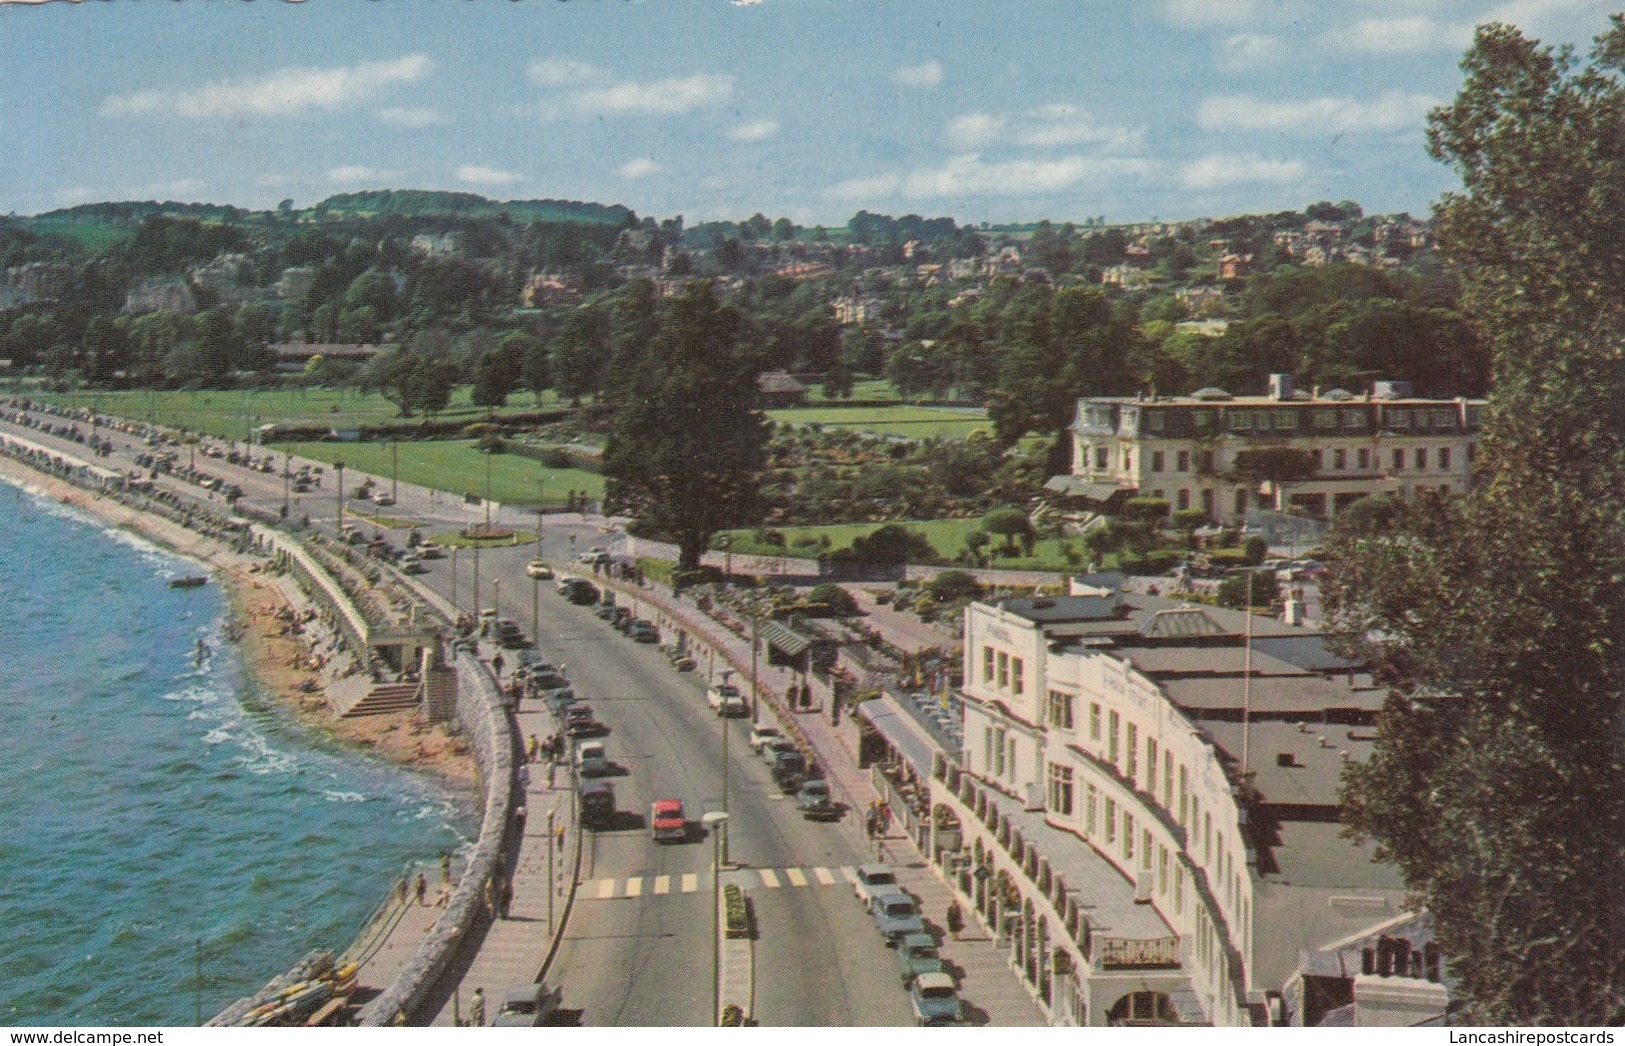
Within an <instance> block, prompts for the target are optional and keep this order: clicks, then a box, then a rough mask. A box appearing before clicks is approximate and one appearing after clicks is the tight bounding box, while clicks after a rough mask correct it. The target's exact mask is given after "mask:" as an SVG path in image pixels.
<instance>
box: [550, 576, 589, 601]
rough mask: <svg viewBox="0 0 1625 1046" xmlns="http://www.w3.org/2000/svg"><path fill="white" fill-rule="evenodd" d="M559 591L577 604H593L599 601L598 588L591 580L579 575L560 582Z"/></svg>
mask: <svg viewBox="0 0 1625 1046" xmlns="http://www.w3.org/2000/svg"><path fill="white" fill-rule="evenodd" d="M559 593H560V594H561V595H563V596H564V598H565V599H567V600H569V601H570V602H572V603H574V604H575V605H576V606H580V607H585V606H591V605H592V604H594V603H596V602H598V589H597V587H596V586H595V585H593V583H592V582H590V581H584V580H582V579H581V578H578V577H572V578H566V579H565V580H563V581H561V582H559Z"/></svg>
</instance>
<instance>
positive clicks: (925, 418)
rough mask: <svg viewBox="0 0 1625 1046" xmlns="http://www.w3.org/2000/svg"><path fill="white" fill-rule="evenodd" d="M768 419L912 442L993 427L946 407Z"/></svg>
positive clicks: (800, 410)
mask: <svg viewBox="0 0 1625 1046" xmlns="http://www.w3.org/2000/svg"><path fill="white" fill-rule="evenodd" d="M767 416H768V417H770V418H772V419H773V420H774V422H776V423H778V424H780V425H819V426H821V427H823V428H826V429H852V430H854V431H859V432H873V433H876V434H877V435H883V436H903V437H906V438H910V439H927V438H929V437H932V436H946V437H948V438H950V439H964V438H965V437H966V436H969V435H970V434H971V433H972V432H975V431H976V430H977V429H991V428H992V423H991V422H989V421H988V420H987V418H986V417H985V416H982V415H980V414H972V413H968V412H966V411H959V410H948V409H945V408H942V407H874V406H866V405H864V404H862V403H855V404H853V405H851V406H845V407H839V406H820V407H791V408H786V409H784V410H770V411H768V412H767Z"/></svg>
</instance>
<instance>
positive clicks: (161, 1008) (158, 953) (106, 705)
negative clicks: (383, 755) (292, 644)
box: [0, 485, 475, 1026]
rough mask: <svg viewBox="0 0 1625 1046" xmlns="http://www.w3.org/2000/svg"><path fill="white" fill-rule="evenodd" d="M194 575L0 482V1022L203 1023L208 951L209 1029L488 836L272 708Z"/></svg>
mask: <svg viewBox="0 0 1625 1046" xmlns="http://www.w3.org/2000/svg"><path fill="white" fill-rule="evenodd" d="M200 572H202V571H201V568H200V567H199V566H198V564H196V563H192V562H190V561H188V560H185V559H181V558H178V557H175V556H171V555H169V554H167V553H164V552H161V551H159V550H158V549H156V548H154V547H152V546H150V545H147V544H146V543H144V542H141V541H139V540H137V539H134V538H131V537H128V536H125V535H123V534H119V533H116V532H112V531H109V530H107V529H106V528H104V527H103V526H102V525H101V524H99V523H96V522H93V521H91V520H89V519H88V518H85V517H83V516H80V515H77V514H75V513H73V512H71V511H69V510H66V509H64V508H62V507H61V506H58V505H56V504H54V503H52V502H49V501H46V500H44V499H40V498H35V497H33V496H31V495H27V494H24V493H22V492H21V491H17V490H15V489H14V488H11V487H9V486H5V485H0V629H3V631H0V635H3V637H4V639H3V643H0V1025H13V1026H15V1025H60V1024H77V1025H87V1024H164V1025H188V1024H191V1023H192V1022H193V1015H194V1009H195V988H196V985H197V982H196V980H195V979H194V959H195V954H196V952H195V942H196V941H198V940H199V939H201V941H202V953H203V978H202V1010H203V1014H204V1017H205V1019H207V1018H208V1017H209V1016H212V1015H213V1014H214V1013H215V1012H216V1011H218V1010H219V1009H220V1008H221V1007H223V1006H224V1005H226V1004H227V1003H229V1002H231V1001H232V1000H234V999H236V998H239V997H241V996H243V995H246V994H249V993H250V992H251V991H252V990H254V989H256V988H258V987H259V986H260V985H261V984H263V983H264V982H265V981H266V980H268V979H269V978H270V977H272V976H273V975H275V974H277V973H279V972H281V971H282V970H284V969H286V968H287V967H288V966H289V965H291V964H292V963H293V962H294V961H296V960H297V959H298V958H300V957H301V956H302V955H303V954H304V953H305V952H306V951H308V950H310V949H312V948H317V947H324V948H332V949H334V950H335V951H336V950H340V949H342V948H343V947H344V946H345V945H346V944H348V943H349V941H350V939H351V937H352V936H353V935H354V933H355V931H356V930H357V929H358V927H359V925H360V924H361V922H362V921H363V920H364V919H365V918H366V917H367V915H368V914H369V913H370V912H371V911H372V909H373V907H374V906H375V905H376V904H377V903H378V901H379V900H380V899H382V897H383V896H384V895H385V893H386V892H387V891H388V889H389V887H390V885H391V883H393V882H394V880H395V878H396V876H398V875H399V873H400V872H401V870H402V869H403V867H404V866H405V865H406V864H407V863H409V862H411V861H414V860H421V861H424V862H428V863H434V862H435V859H436V855H437V854H438V853H439V851H440V850H441V849H442V848H447V849H457V848H459V847H461V846H463V845H464V844H465V843H466V841H467V838H468V836H469V834H470V833H471V832H472V831H474V830H475V825H474V816H475V811H474V807H473V804H472V801H471V797H468V796H459V795H454V794H451V793H448V792H447V791H445V790H443V789H442V788H440V787H439V786H438V785H437V784H436V783H435V782H433V781H430V780H427V779H425V778H423V777H421V776H418V775H414V774H412V773H409V772H407V771H404V770H402V769H399V768H397V767H394V766H391V765H389V764H387V763H383V762H381V761H379V760H376V759H373V758H370V757H368V756H365V755H362V754H359V753H355V752H352V751H348V750H346V749H343V748H341V747H339V746H337V745H336V744H334V743H331V742H328V741H327V740H326V739H324V738H322V737H320V736H318V735H316V734H314V733H312V732H311V731H309V730H307V729H305V728H303V727H302V726H300V725H299V724H298V723H297V722H295V721H293V720H292V718H291V716H289V715H288V714H287V713H286V712H285V711H283V710H282V709H280V708H278V707H276V706H272V705H269V704H267V703H266V702H264V701H262V700H260V699H259V698H258V696H257V694H256V692H255V690H254V689H253V686H252V682H251V680H250V679H249V678H248V676H247V675H246V673H245V669H244V666H243V663H242V660H241V658H240V657H239V656H238V653H237V651H236V649H235V648H233V647H232V646H231V645H230V644H229V643H228V642H226V641H225V639H224V638H223V637H222V635H221V630H222V626H223V625H224V622H225V615H226V604H225V600H224V598H223V596H222V594H221V592H220V591H219V589H218V588H217V586H216V585H214V584H213V583H211V584H209V585H207V586H205V587H203V588H197V589H190V590H179V589H171V588H170V587H169V585H168V581H169V579H170V578H172V577H176V576H180V575H185V574H195V573H200ZM200 637H201V638H203V639H204V641H205V642H206V643H207V645H208V649H209V651H210V654H209V656H208V658H207V659H206V660H205V662H204V663H203V665H202V666H201V667H197V666H196V665H195V664H194V647H195V644H196V642H197V640H198V639H199V638H200Z"/></svg>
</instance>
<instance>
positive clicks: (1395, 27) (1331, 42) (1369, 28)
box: [1321, 15, 1473, 55]
mask: <svg viewBox="0 0 1625 1046" xmlns="http://www.w3.org/2000/svg"><path fill="white" fill-rule="evenodd" d="M1321 40H1322V42H1323V43H1324V44H1325V45H1326V46H1328V47H1330V48H1333V49H1335V50H1349V51H1359V52H1361V53H1364V54H1375V55H1399V54H1419V53H1421V52H1424V51H1464V50H1466V49H1467V47H1468V45H1470V44H1471V43H1472V42H1473V27H1472V26H1471V25H1466V24H1461V25H1450V24H1447V23H1444V22H1440V21H1438V20H1437V19H1433V18H1429V17H1428V16H1427V15H1409V16H1406V17H1403V18H1362V19H1361V20H1360V21H1358V22H1355V23H1354V24H1353V25H1352V26H1350V27H1349V28H1348V29H1347V30H1346V31H1334V32H1330V33H1327V34H1326V35H1325V36H1324V37H1322V38H1321Z"/></svg>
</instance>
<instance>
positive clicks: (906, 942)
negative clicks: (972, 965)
mask: <svg viewBox="0 0 1625 1046" xmlns="http://www.w3.org/2000/svg"><path fill="white" fill-rule="evenodd" d="M897 972H898V974H899V975H900V976H901V977H902V978H903V983H904V984H905V985H908V984H912V983H914V978H916V977H919V976H921V975H922V974H927V973H947V972H948V971H947V970H946V969H944V968H943V965H942V956H941V955H939V954H937V939H936V938H935V937H932V936H931V935H930V934H928V933H911V934H909V935H908V936H907V937H904V938H903V939H902V940H900V941H898V942H897Z"/></svg>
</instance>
